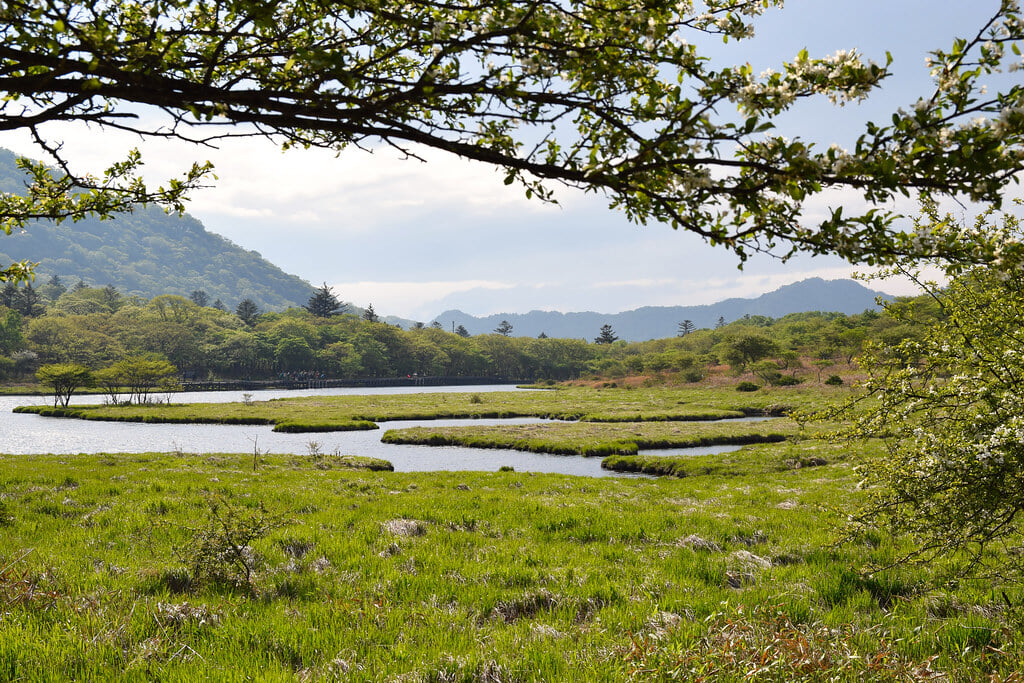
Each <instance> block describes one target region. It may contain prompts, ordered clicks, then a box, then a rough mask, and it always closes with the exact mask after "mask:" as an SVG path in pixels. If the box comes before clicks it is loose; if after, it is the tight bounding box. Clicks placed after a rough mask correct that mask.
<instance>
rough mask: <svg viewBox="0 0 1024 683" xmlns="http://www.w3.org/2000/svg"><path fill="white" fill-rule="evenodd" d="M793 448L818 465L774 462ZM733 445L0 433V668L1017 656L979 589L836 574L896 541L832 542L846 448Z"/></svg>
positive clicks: (769, 666)
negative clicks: (605, 456)
mask: <svg viewBox="0 0 1024 683" xmlns="http://www.w3.org/2000/svg"><path fill="white" fill-rule="evenodd" d="M865 448H874V446H871V445H868V446H865ZM812 452H813V453H822V454H824V457H825V459H827V460H828V464H827V465H824V466H821V467H815V468H793V467H787V466H785V465H784V464H783V463H785V462H786V461H793V460H797V459H799V458H800V457H806V456H807V455H808V454H809V453H812ZM740 453H743V455H742V456H740V455H737V454H730V457H732V458H733V461H732V463H731V465H730V466H729V467H723V468H720V469H717V470H712V471H710V472H709V473H699V472H695V473H694V475H693V476H690V477H688V478H685V479H674V478H663V479H627V480H619V479H612V480H600V479H581V478H573V477H567V476H560V475H536V476H533V475H529V474H523V473H515V472H505V473H489V474H488V473H469V472H455V473H449V472H435V473H391V472H365V471H362V472H360V471H351V470H346V469H341V468H329V469H328V468H320V467H318V466H317V465H316V463H315V461H316V458H315V457H297V456H275V455H265V456H262V457H261V459H260V462H259V466H258V468H257V469H256V470H255V471H253V467H252V459H251V456H248V455H231V454H210V455H200V454H195V455H189V454H156V453H143V454H137V455H80V456H51V455H35V456H0V500H2V501H3V503H4V506H5V508H6V510H7V515H8V517H9V521H8V522H7V523H6V525H5V526H3V527H0V534H3V537H4V541H5V542H4V544H3V547H2V549H0V604H2V605H3V612H2V614H3V617H2V619H0V678H4V679H5V680H6V679H10V680H17V679H19V678H21V679H30V680H65V679H68V678H79V679H107V678H118V679H124V680H152V679H161V680H167V681H177V680H196V679H199V678H203V679H214V680H232V679H235V678H237V677H238V676H239V675H240V672H246V671H247V672H257V671H258V672H260V673H259V675H260V677H261V678H263V679H267V680H337V679H343V680H357V681H359V680H367V681H370V680H385V679H398V680H410V681H419V680H422V681H438V680H513V681H516V680H522V681H529V680H566V681H572V680H584V679H586V680H628V679H630V678H638V679H644V680H649V679H659V678H662V679H670V678H679V679H682V680H693V679H694V678H698V677H700V676H709V677H711V678H715V679H716V680H742V679H743V677H744V676H746V675H748V674H750V673H752V672H756V673H757V675H758V676H759V680H760V679H762V678H766V679H771V680H798V679H802V680H826V679H829V680H831V678H832V677H833V676H835V677H839V678H849V679H868V678H870V679H872V680H876V679H885V678H890V679H899V680H906V679H907V678H908V677H909V678H913V677H914V676H918V677H921V676H922V675H923V674H922V672H925V671H938V672H948V673H950V674H953V675H954V676H955V677H959V678H962V679H976V678H979V677H983V676H989V675H1001V676H1004V677H1009V676H1012V675H1013V674H1014V672H1016V671H1018V670H1019V668H1020V665H1021V663H1022V662H1021V646H1020V645H1019V644H1020V643H1024V639H1022V638H1021V637H1020V636H1021V635H1022V634H1021V633H1020V629H1019V628H1018V626H1016V625H1015V623H1016V622H1014V620H1013V619H1012V618H1011V617H1012V614H1011V613H1009V612H1008V610H1007V608H1006V607H1005V603H1004V601H1003V599H1002V597H1001V596H1000V595H999V593H998V592H996V591H994V590H993V589H992V588H991V587H987V588H984V587H983V588H981V589H979V588H978V587H974V586H969V585H962V586H960V587H959V588H957V589H955V590H954V589H950V588H946V587H943V584H942V582H941V581H940V580H939V575H938V574H935V573H932V572H931V571H929V570H924V569H920V568H918V569H904V570H900V571H898V572H895V573H890V574H887V575H885V576H882V577H878V576H874V577H872V576H867V575H864V574H862V573H860V572H859V571H858V570H859V569H860V568H862V567H865V566H867V565H868V564H869V563H871V562H885V561H886V560H887V559H889V558H891V557H892V556H893V555H894V554H895V552H896V551H897V550H899V549H900V548H905V545H904V543H905V542H903V541H899V540H898V539H891V538H888V537H886V536H884V535H880V534H876V535H872V536H865V537H858V538H857V539H855V540H854V542H852V543H846V544H839V545H833V542H834V541H835V540H836V537H835V536H834V535H833V533H832V532H831V531H830V529H831V528H832V527H833V526H834V525H836V524H839V523H840V522H841V520H842V518H843V510H844V509H845V508H846V507H847V506H849V505H850V504H852V503H854V502H855V501H856V499H857V498H858V496H859V495H861V494H860V493H859V492H858V491H857V490H856V486H855V484H856V481H857V475H856V474H855V472H854V470H853V465H855V464H857V463H858V462H860V461H861V459H862V458H863V457H864V453H862V452H849V451H845V450H842V449H839V447H837V446H830V445H826V444H823V443H820V442H811V441H806V442H800V443H796V444H793V443H784V444H774V445H764V446H757V447H753V448H751V449H744V451H741V452H740ZM709 460H710V459H709ZM225 520H226V521H225ZM232 520H234V521H232ZM239 520H240V521H239ZM247 520H248V521H247ZM247 523H248V524H250V526H249V527H246V526H245V524H247ZM228 528H231V529H236V530H237V529H244V528H250V529H252V528H257V529H262V532H261V533H259V534H257V535H255V536H254V537H253V538H252V539H251V541H250V542H248V543H246V548H244V549H242V553H241V554H240V555H239V557H241V558H248V559H243V560H242V561H244V562H246V563H248V564H245V565H244V566H246V567H248V568H249V569H251V576H250V577H249V578H248V580H246V579H244V578H241V573H240V572H237V571H231V567H232V566H233V565H230V562H228V566H227V568H225V566H223V565H221V564H218V563H220V562H226V561H225V560H223V557H224V555H226V554H230V553H228V551H227V550H226V549H228V548H230V542H229V539H228V540H225V537H226V536H227V534H226V531H225V529H228ZM218 542H219V543H220V545H217V543H218ZM211 543H212V544H213V545H212V546H211V545H210V544H211ZM199 547H202V548H209V547H212V548H214V550H216V549H218V548H219V551H218V552H219V553H220V554H219V555H218V554H216V553H212V554H211V552H208V553H206V554H205V555H203V554H202V553H198V555H199V556H200V557H201V558H206V559H205V560H200V561H201V562H205V563H206V565H205V568H204V566H199V567H197V566H195V562H196V560H195V555H196V554H197V553H196V552H192V553H191V554H190V550H189V549H193V548H199ZM218 557H219V558H221V559H216V558H218ZM211 558H213V559H211ZM237 566H242V565H237ZM201 570H202V571H201ZM1007 591H1008V599H1009V600H1010V601H1011V604H1020V601H1021V599H1022V597H1024V596H1022V595H1021V592H1020V591H1019V590H1017V589H1014V588H1007ZM915 672H916V673H915Z"/></svg>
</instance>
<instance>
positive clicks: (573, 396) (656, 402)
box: [16, 387, 845, 432]
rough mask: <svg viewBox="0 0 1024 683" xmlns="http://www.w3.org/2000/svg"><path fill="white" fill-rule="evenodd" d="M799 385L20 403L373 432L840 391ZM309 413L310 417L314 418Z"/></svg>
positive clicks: (598, 416) (715, 415)
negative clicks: (398, 425)
mask: <svg viewBox="0 0 1024 683" xmlns="http://www.w3.org/2000/svg"><path fill="white" fill-rule="evenodd" d="M844 393H845V392H844V390H841V389H840V390H835V391H832V392H823V391H822V390H820V389H806V388H802V387H797V388H787V389H774V390H772V391H764V392H758V393H757V394H754V395H742V396H738V395H737V394H736V392H734V391H730V390H728V389H698V390H687V389H684V390H680V389H664V388H651V389H637V390H632V389H590V388H580V387H574V388H570V389H560V390H546V391H531V392H523V391H518V392H512V391H510V392H489V393H486V394H480V393H464V394H461V393H441V394H390V395H371V396H316V397H302V398H288V399H274V400H271V401H258V402H252V403H248V404H246V403H242V402H238V403H193V404H172V405H167V404H144V405H127V406H125V405H79V406H75V405H72V406H71V407H69V408H67V409H60V408H53V407H52V406H22V407H19V408H17V409H16V410H17V411H19V412H31V413H38V414H41V415H48V416H52V417H71V418H79V419H87V420H115V421H132V422H174V423H185V422H195V423H211V424H274V425H275V429H277V430H279V431H293V432H297V431H311V432H315V431H333V430H346V429H374V428H375V427H376V424H375V423H377V422H381V421H385V420H433V419H452V418H506V417H541V418H553V419H561V420H579V421H583V422H655V421H666V422H668V421H699V420H718V419H722V418H730V417H743V416H745V415H781V414H783V413H785V412H786V411H788V410H791V409H794V408H802V407H811V406H814V405H816V404H817V403H820V401H821V400H822V396H824V395H828V396H832V395H836V396H839V395H844ZM313 416H315V417H313Z"/></svg>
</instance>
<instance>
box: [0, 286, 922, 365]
mask: <svg viewBox="0 0 1024 683" xmlns="http://www.w3.org/2000/svg"><path fill="white" fill-rule="evenodd" d="M324 289H325V290H326V286H325V288H324ZM318 296H320V297H324V296H326V297H328V299H329V300H331V301H335V302H336V299H334V297H333V293H331V292H330V291H323V292H319V293H318V294H316V295H314V296H313V297H311V298H310V303H309V304H307V305H306V306H305V307H294V308H289V309H287V310H285V311H281V312H261V311H260V310H259V308H258V307H257V306H256V305H255V304H254V303H253V302H252V301H251V300H243V301H242V302H241V303H239V304H238V305H237V306H236V307H235V308H234V309H233V310H231V309H228V308H227V307H225V306H223V305H218V306H214V305H210V302H209V300H208V299H209V298H208V297H206V296H204V293H203V292H193V296H192V298H185V297H182V296H177V295H161V296H156V297H154V298H152V299H145V298H140V297H135V296H124V295H122V294H121V293H120V292H118V290H117V289H116V288H114V287H112V286H107V287H103V288H98V287H89V286H86V285H84V284H83V283H79V284H78V285H76V286H74V287H72V288H70V289H67V288H65V287H64V285H63V284H62V283H60V281H59V279H51V281H50V282H48V283H46V284H44V285H41V286H40V287H38V288H33V287H31V286H29V287H18V288H15V287H13V286H9V287H7V288H6V289H4V290H3V292H0V379H3V380H4V381H6V382H8V383H17V382H21V381H31V380H32V379H33V378H34V376H35V373H36V372H37V371H38V370H39V368H40V367H42V366H44V365H47V364H56V363H71V364H78V365H81V366H85V367H86V368H89V369H93V370H98V369H102V368H105V367H109V366H111V365H113V364H115V363H117V362H119V361H122V360H125V359H128V358H138V357H150V358H154V359H160V360H166V361H169V362H170V363H171V364H172V365H173V366H174V367H175V368H176V369H177V371H178V373H179V374H180V376H181V377H182V378H183V379H185V380H201V381H206V380H261V379H275V378H282V377H303V378H317V379H355V378H382V377H406V376H416V375H418V376H431V377H437V376H443V377H450V378H459V377H476V378H481V377H486V378H493V379H496V380H509V381H542V380H552V381H565V380H573V379H578V378H591V379H605V380H619V379H621V378H625V377H636V376H644V378H645V380H646V381H647V382H648V383H651V382H654V383H668V384H684V383H692V382H698V381H700V380H702V379H704V378H706V377H708V376H709V375H728V376H735V377H738V376H740V375H745V377H744V379H745V380H748V381H750V382H752V383H755V384H758V385H767V384H794V383H799V382H805V381H810V382H816V383H817V382H822V381H825V380H827V379H828V378H829V377H832V376H833V375H835V374H837V373H840V370H841V369H844V368H846V367H848V365H849V364H850V362H851V360H852V359H853V357H854V356H856V355H857V354H858V353H859V352H860V350H861V348H862V344H863V343H864V341H865V340H868V339H872V340H877V341H881V342H884V343H887V344H892V343H896V342H898V341H899V340H901V339H904V338H906V337H908V336H910V335H911V334H912V331H913V324H914V323H913V322H907V321H906V320H901V321H897V320H895V319H894V318H893V317H892V316H889V315H886V314H882V313H878V312H876V311H872V310H868V311H865V312H864V313H861V314H857V315H845V314H842V313H820V312H809V313H795V314H790V315H786V316H784V317H781V318H777V319H773V318H770V317H767V316H759V315H749V316H744V317H742V318H740V319H739V320H735V321H731V322H727V321H725V320H724V319H720V320H719V321H718V324H717V325H716V326H714V327H713V328H710V329H696V328H695V326H694V325H693V323H692V322H691V321H688V320H687V321H680V322H679V334H678V335H677V336H675V337H669V338H665V339H658V340H651V341H644V342H625V341H622V340H618V339H617V338H616V335H615V331H614V329H613V328H612V327H611V326H610V325H605V326H603V327H602V328H600V329H597V330H594V338H592V339H589V340H584V339H563V338H548V337H547V336H546V335H544V334H543V333H542V334H541V335H540V336H539V337H536V338H534V337H519V336H515V330H514V329H513V328H512V326H511V325H509V324H508V323H505V324H504V325H501V326H499V327H498V328H497V329H496V330H495V331H494V332H492V333H489V334H480V335H475V336H473V335H469V334H468V333H467V332H466V331H465V330H464V329H463V328H461V326H460V327H459V328H458V329H457V330H455V331H454V332H451V331H448V330H445V329H442V328H441V326H440V325H439V324H438V323H433V324H432V325H430V326H427V325H422V324H416V325H414V326H412V328H411V329H402V328H401V327H400V326H396V325H391V324H388V323H385V322H382V321H380V320H379V319H378V318H377V316H376V314H375V313H374V312H373V311H372V308H371V309H370V310H369V311H367V312H366V313H364V314H363V315H361V316H359V315H352V314H345V313H339V312H338V307H336V306H333V305H328V306H323V305H319V304H318V301H317V297H318ZM216 303H219V302H216ZM321 303H322V302H321ZM203 304H206V305H203ZM903 305H905V306H911V305H913V306H915V307H916V309H919V311H918V313H919V315H920V316H924V317H930V316H934V315H935V314H936V313H935V311H934V310H933V309H932V308H930V307H929V304H928V302H927V301H926V300H925V299H921V300H917V301H909V302H907V303H906V304H903ZM833 381H835V378H833Z"/></svg>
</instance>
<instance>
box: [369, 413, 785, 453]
mask: <svg viewBox="0 0 1024 683" xmlns="http://www.w3.org/2000/svg"><path fill="white" fill-rule="evenodd" d="M800 433H801V430H800V428H799V426H798V425H797V424H796V423H795V422H793V421H792V420H789V419H787V418H779V419H774V420H770V421H765V422H700V421H698V422H686V421H672V422H666V421H657V422H612V423H601V422H570V423H541V424H528V425H500V426H494V427H483V426H465V427H413V428H409V429H390V430H388V431H387V432H385V433H384V436H383V437H382V438H381V440H382V441H384V442H385V443H395V444H419V445H427V446H468V447H472V448H511V449H515V450H521V451H530V452H533V453H552V454H557V455H585V456H604V455H612V454H617V455H630V454H635V453H636V452H637V451H638V450H641V449H648V448H689V447H693V446H712V445H719V444H750V443H771V442H777V441H783V440H785V439H787V438H790V437H794V436H797V435H798V434H800ZM424 457H429V453H426V454H424Z"/></svg>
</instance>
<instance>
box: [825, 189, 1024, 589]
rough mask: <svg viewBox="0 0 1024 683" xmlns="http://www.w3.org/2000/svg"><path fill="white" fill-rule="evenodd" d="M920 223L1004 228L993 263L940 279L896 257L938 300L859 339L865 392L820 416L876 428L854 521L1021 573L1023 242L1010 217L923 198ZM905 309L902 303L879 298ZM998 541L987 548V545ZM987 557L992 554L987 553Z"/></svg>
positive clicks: (923, 553) (853, 430) (924, 554)
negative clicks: (900, 333) (897, 334)
mask: <svg viewBox="0 0 1024 683" xmlns="http://www.w3.org/2000/svg"><path fill="white" fill-rule="evenodd" d="M919 224H920V227H921V228H924V229H928V230H933V231H936V232H940V233H943V235H944V237H948V238H949V239H961V240H970V239H971V238H972V235H973V234H974V233H975V231H985V232H989V233H992V234H995V235H997V236H1000V237H1001V238H1003V239H1004V240H1005V243H1006V245H1007V248H1006V249H1005V250H1003V252H1002V258H1001V260H1000V261H999V262H998V263H997V264H992V265H990V266H987V267H983V268H972V269H969V270H964V269H963V268H962V267H960V266H957V265H954V264H944V265H943V264H938V265H939V266H940V267H942V268H943V270H944V271H945V275H946V276H947V277H948V278H950V280H949V282H948V284H946V285H944V286H939V285H937V284H935V283H933V282H927V281H926V280H925V279H924V278H923V277H922V276H921V272H922V271H921V269H920V268H919V267H918V266H917V265H915V264H912V263H906V264H903V265H901V266H900V267H899V270H900V271H901V272H902V273H904V274H906V275H910V276H911V277H913V278H914V279H916V280H917V282H919V283H920V284H921V285H922V286H923V287H924V288H925V289H926V291H927V292H928V294H929V295H930V296H931V297H932V299H933V301H934V302H935V303H936V304H937V305H938V306H939V308H940V311H941V313H940V315H939V316H931V322H927V323H921V322H919V321H913V322H912V324H913V325H914V327H915V332H916V333H915V334H914V335H913V336H910V337H907V338H905V339H903V340H901V341H899V342H897V343H895V344H891V345H890V344H878V343H869V344H867V346H866V350H865V353H864V354H863V356H862V357H861V358H860V360H859V362H860V365H861V366H862V368H863V369H864V370H865V371H866V372H867V373H868V376H869V377H868V379H867V380H866V381H865V382H864V383H863V392H862V393H861V394H860V395H858V396H857V397H856V398H854V399H852V400H851V401H850V402H849V403H847V404H846V405H844V406H842V407H841V408H839V409H836V410H831V411H827V412H826V413H824V414H823V415H822V417H825V418H828V419H834V418H836V417H840V418H842V419H846V420H852V421H853V422H852V426H851V427H850V429H849V430H848V432H847V433H848V434H849V435H852V436H855V437H858V438H861V437H878V438H883V439H885V442H886V444H887V445H888V454H887V457H885V458H881V459H878V460H876V461H872V462H869V463H868V464H867V465H865V466H864V467H863V468H862V473H863V475H864V477H865V480H866V481H865V487H866V488H867V489H868V490H869V491H872V492H873V496H872V498H871V500H870V502H869V503H868V504H867V506H866V507H865V508H864V509H863V510H862V511H861V512H860V513H859V514H858V515H856V516H855V522H856V523H857V524H858V525H865V526H868V527H874V528H881V529H886V530H895V531H900V532H906V533H909V534H912V535H913V537H914V539H915V543H914V550H913V551H912V553H911V554H910V555H908V556H904V557H903V558H902V559H903V560H908V559H915V560H925V561H927V560H931V559H934V558H936V557H940V556H941V557H946V558H959V559H961V560H963V562H962V563H961V564H960V565H959V567H958V569H959V570H961V571H964V572H968V573H970V572H973V571H975V570H980V569H982V568H983V567H985V566H986V565H988V569H991V570H994V571H996V572H999V573H1006V574H1012V575H1013V576H1014V577H1015V578H1017V579H1020V578H1021V575H1022V572H1021V565H1020V563H1019V561H1018V560H1019V556H1020V553H1021V552H1022V551H1024V546H1022V543H1021V532H1022V531H1024V525H1022V519H1024V517H1022V513H1024V497H1022V496H1021V491H1024V351H1022V349H1024V333H1022V330H1024V279H1022V278H1021V277H1020V273H1021V269H1022V267H1024V253H1022V252H1021V250H1020V248H1019V242H1020V238H1021V236H1022V230H1021V225H1020V222H1019V220H1018V218H1017V217H1015V216H1013V215H1004V216H1002V217H1001V218H997V217H995V216H993V215H987V216H983V217H982V218H981V219H979V221H978V223H976V224H975V225H974V226H971V227H965V226H963V225H961V224H960V223H959V222H958V221H957V220H956V219H955V218H953V217H951V216H940V215H938V214H937V213H936V212H935V211H934V210H933V209H930V208H929V209H926V212H925V215H924V217H923V219H922V220H921V221H920V222H919ZM886 309H887V313H888V314H889V315H893V316H897V317H901V318H907V317H908V316H909V315H911V314H912V311H909V310H908V308H907V307H906V306H898V305H894V304H886ZM990 548H992V549H995V548H998V549H999V552H997V553H992V554H990V553H988V552H987V551H988V550H989V549H990ZM992 562H995V564H994V565H992V564H990V563H992Z"/></svg>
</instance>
